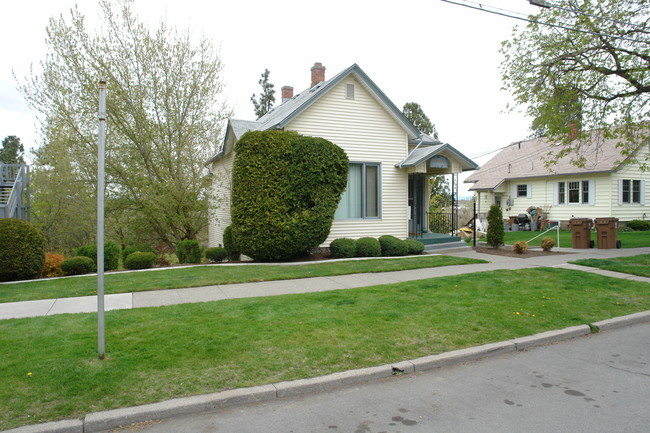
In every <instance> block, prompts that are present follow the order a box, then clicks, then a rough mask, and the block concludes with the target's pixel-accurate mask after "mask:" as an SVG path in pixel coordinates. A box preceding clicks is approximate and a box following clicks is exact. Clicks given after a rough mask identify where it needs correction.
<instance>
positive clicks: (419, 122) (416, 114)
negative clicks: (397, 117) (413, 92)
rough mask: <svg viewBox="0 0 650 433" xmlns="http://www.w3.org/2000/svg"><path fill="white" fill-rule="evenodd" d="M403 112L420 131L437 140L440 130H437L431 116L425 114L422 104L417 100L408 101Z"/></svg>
mask: <svg viewBox="0 0 650 433" xmlns="http://www.w3.org/2000/svg"><path fill="white" fill-rule="evenodd" d="M402 114H404V116H406V118H407V119H408V120H410V121H411V123H412V124H413V125H415V127H416V128H418V129H419V130H420V132H424V133H425V134H427V135H430V136H432V137H433V138H435V139H436V140H437V139H438V131H436V125H434V124H433V123H431V120H429V117H428V116H427V115H426V114H424V110H422V107H420V104H418V103H416V102H407V103H406V104H404V108H402Z"/></svg>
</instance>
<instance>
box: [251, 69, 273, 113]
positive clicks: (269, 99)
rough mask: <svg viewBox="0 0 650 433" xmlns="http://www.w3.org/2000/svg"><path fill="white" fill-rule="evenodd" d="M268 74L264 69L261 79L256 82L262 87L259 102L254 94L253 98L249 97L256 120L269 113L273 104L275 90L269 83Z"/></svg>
mask: <svg viewBox="0 0 650 433" xmlns="http://www.w3.org/2000/svg"><path fill="white" fill-rule="evenodd" d="M270 73H271V72H270V71H269V70H268V69H264V72H263V73H262V78H260V80H259V81H258V83H260V86H262V93H260V97H259V100H258V99H257V96H256V95H255V94H254V93H253V96H251V101H252V102H253V106H254V107H255V115H256V116H257V118H258V119H259V118H260V117H262V116H264V115H265V114H266V113H268V112H269V111H271V108H272V107H273V103H274V102H275V96H274V95H275V90H274V89H273V84H272V83H269V74H270Z"/></svg>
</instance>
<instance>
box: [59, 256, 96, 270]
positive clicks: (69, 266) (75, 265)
mask: <svg viewBox="0 0 650 433" xmlns="http://www.w3.org/2000/svg"><path fill="white" fill-rule="evenodd" d="M95 266H96V265H95V262H93V259H91V258H90V257H86V256H75V257H70V258H69V259H66V260H64V261H62V262H61V270H62V271H63V273H64V274H66V275H82V274H89V273H91V272H95Z"/></svg>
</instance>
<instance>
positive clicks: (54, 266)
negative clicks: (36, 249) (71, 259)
mask: <svg viewBox="0 0 650 433" xmlns="http://www.w3.org/2000/svg"><path fill="white" fill-rule="evenodd" d="M63 260H65V257H63V256H62V255H61V254H54V253H45V264H44V265H43V270H42V271H41V278H53V277H60V276H62V275H63V270H62V269H61V262H63Z"/></svg>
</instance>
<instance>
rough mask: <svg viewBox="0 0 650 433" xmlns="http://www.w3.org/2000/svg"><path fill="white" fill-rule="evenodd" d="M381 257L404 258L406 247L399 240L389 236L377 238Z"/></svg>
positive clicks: (406, 251)
mask: <svg viewBox="0 0 650 433" xmlns="http://www.w3.org/2000/svg"><path fill="white" fill-rule="evenodd" d="M379 244H380V245H381V255H382V256H405V255H407V254H408V252H409V248H408V245H407V244H406V242H404V241H403V240H401V239H398V238H396V237H395V236H391V235H384V236H380V237H379Z"/></svg>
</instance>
